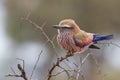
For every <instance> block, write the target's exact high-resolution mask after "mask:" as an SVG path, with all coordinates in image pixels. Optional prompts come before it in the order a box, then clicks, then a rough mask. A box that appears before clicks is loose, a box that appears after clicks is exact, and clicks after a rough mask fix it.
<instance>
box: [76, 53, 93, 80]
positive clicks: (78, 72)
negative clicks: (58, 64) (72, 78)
mask: <svg viewBox="0 0 120 80" xmlns="http://www.w3.org/2000/svg"><path fill="white" fill-rule="evenodd" d="M90 54H91V53H88V54H87V55H86V56H85V57H84V59H83V60H82V62H81V65H80V66H79V67H78V69H77V71H76V72H77V76H76V80H78V79H79V76H80V72H81V70H82V69H81V67H82V65H83V64H84V63H85V61H86V60H87V58H88V57H89V56H90ZM82 78H83V80H85V79H84V76H83V75H82Z"/></svg>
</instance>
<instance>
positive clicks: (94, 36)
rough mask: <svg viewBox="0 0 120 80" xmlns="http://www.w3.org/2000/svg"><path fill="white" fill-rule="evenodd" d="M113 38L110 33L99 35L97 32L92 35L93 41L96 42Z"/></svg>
mask: <svg viewBox="0 0 120 80" xmlns="http://www.w3.org/2000/svg"><path fill="white" fill-rule="evenodd" d="M112 38H113V34H111V35H106V36H101V35H99V34H94V35H93V41H92V42H94V43H96V42H98V41H103V40H110V39H112Z"/></svg>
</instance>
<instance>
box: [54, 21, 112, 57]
mask: <svg viewBox="0 0 120 80" xmlns="http://www.w3.org/2000/svg"><path fill="white" fill-rule="evenodd" d="M52 27H53V28H56V29H57V31H58V34H57V42H58V44H59V45H60V46H61V48H63V49H64V50H66V51H67V54H68V55H74V54H75V53H80V52H83V51H84V50H85V49H86V48H93V49H100V48H99V47H97V46H96V45H95V44H96V43H98V42H100V41H104V40H110V39H112V38H113V34H109V35H100V34H98V33H89V32H86V31H84V30H82V29H81V28H80V27H79V26H78V25H77V24H76V22H75V21H74V20H73V19H64V20H61V21H60V22H59V24H58V25H53V26H52Z"/></svg>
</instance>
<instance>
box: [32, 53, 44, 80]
mask: <svg viewBox="0 0 120 80" xmlns="http://www.w3.org/2000/svg"><path fill="white" fill-rule="evenodd" d="M42 52H43V51H41V52H40V54H39V55H38V58H37V61H36V63H35V65H34V67H33V70H32V73H31V75H30V80H31V78H32V76H33V74H34V71H35V69H36V67H37V64H38V62H39V59H40V56H41V54H42Z"/></svg>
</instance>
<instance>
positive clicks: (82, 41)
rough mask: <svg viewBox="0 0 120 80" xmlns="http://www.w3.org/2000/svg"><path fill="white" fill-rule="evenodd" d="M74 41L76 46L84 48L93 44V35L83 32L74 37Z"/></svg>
mask: <svg viewBox="0 0 120 80" xmlns="http://www.w3.org/2000/svg"><path fill="white" fill-rule="evenodd" d="M73 40H74V43H75V45H76V46H79V47H84V46H87V45H89V44H90V43H91V42H92V40H93V34H91V33H87V32H85V31H82V30H81V31H79V33H77V34H76V35H74V37H73Z"/></svg>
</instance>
